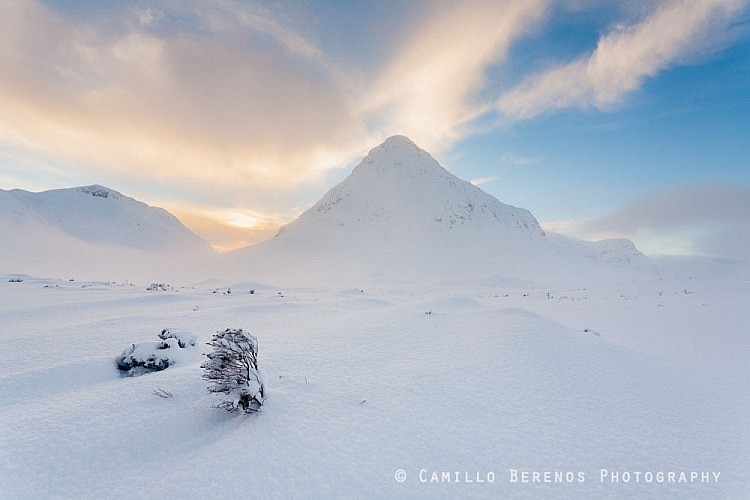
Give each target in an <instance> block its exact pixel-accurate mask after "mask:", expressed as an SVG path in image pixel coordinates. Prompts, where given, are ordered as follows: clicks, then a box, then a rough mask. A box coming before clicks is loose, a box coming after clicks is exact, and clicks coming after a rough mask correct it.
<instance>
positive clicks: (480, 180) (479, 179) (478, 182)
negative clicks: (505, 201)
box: [471, 175, 500, 186]
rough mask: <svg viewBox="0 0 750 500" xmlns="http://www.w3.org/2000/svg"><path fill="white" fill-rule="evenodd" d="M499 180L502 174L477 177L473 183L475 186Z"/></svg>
mask: <svg viewBox="0 0 750 500" xmlns="http://www.w3.org/2000/svg"><path fill="white" fill-rule="evenodd" d="M498 180H500V176H498V175H492V176H489V177H477V178H475V179H472V180H471V183H472V184H474V185H475V186H482V185H484V184H491V183H493V182H495V181H498Z"/></svg>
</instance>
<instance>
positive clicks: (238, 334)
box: [201, 328, 266, 413]
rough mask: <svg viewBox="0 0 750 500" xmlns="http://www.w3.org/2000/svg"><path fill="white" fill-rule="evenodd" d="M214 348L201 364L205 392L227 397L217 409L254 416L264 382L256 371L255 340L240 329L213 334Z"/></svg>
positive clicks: (212, 345) (263, 395)
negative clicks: (252, 414)
mask: <svg viewBox="0 0 750 500" xmlns="http://www.w3.org/2000/svg"><path fill="white" fill-rule="evenodd" d="M208 345H210V346H211V347H212V348H213V351H211V352H210V353H209V354H206V357H207V358H208V360H206V361H205V362H204V363H203V364H202V365H201V368H203V370H204V373H203V379H204V380H207V381H208V382H209V385H208V391H209V392H212V393H219V394H224V395H225V396H226V397H227V398H226V399H224V401H221V402H220V403H218V404H217V405H216V406H217V407H218V408H223V409H225V410H227V411H238V410H242V411H243V412H244V413H255V412H257V411H258V410H259V409H260V407H261V406H262V405H263V401H264V399H265V392H266V388H265V383H264V381H263V375H262V374H261V372H260V370H259V369H258V339H256V338H255V336H253V335H252V334H251V333H250V332H245V331H243V330H242V329H241V328H240V329H239V330H233V329H230V328H227V329H226V330H224V331H219V332H216V333H215V334H214V336H213V338H212V339H211V342H209V343H208Z"/></svg>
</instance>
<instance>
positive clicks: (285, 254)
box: [226, 136, 552, 283]
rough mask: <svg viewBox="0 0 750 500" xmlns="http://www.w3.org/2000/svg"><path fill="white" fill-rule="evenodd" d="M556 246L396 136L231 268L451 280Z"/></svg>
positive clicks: (239, 254) (291, 276) (299, 275)
mask: <svg viewBox="0 0 750 500" xmlns="http://www.w3.org/2000/svg"><path fill="white" fill-rule="evenodd" d="M551 246H552V244H551V243H550V242H549V241H548V239H547V237H546V235H545V233H544V231H543V230H542V228H541V227H540V225H539V223H538V222H537V220H536V219H535V218H534V216H533V215H531V213H529V212H528V211H527V210H524V209H522V208H518V207H514V206H511V205H507V204H505V203H502V202H500V201H498V200H497V199H496V198H494V197H492V196H490V195H489V194H487V193H485V192H484V191H482V190H481V189H479V188H478V187H476V186H474V185H472V184H470V183H468V182H466V181H464V180H461V179H459V178H458V177H456V176H455V175H453V174H451V173H450V172H448V171H447V170H446V169H445V168H443V167H442V166H441V165H440V164H439V163H438V162H437V161H436V160H435V159H434V158H433V157H432V156H431V155H430V154H429V153H427V152H426V151H424V150H422V149H420V148H419V147H418V146H416V145H415V144H414V143H413V142H412V141H411V140H409V139H408V138H406V137H404V136H394V137H391V138H389V139H388V140H386V141H385V142H384V143H382V144H381V145H379V146H377V147H375V148H373V149H372V150H370V152H369V154H368V155H367V156H366V157H365V158H364V159H363V160H362V161H361V162H360V163H359V164H358V165H357V166H356V167H355V168H354V169H353V170H352V172H351V174H350V175H349V176H348V177H347V178H346V179H344V180H343V181H342V182H340V183H339V184H338V185H336V186H335V187H333V188H332V189H331V190H330V191H328V192H327V193H326V194H325V195H324V196H323V197H322V198H321V200H320V201H318V202H317V203H316V204H315V205H313V206H312V207H311V208H310V209H308V210H307V211H305V212H304V213H303V214H302V215H300V216H299V217H298V218H297V219H296V220H294V221H293V222H291V223H289V224H287V225H286V226H284V227H282V228H281V229H280V230H279V232H278V234H277V235H276V236H275V237H274V238H272V239H271V240H268V241H266V242H263V243H260V244H258V245H254V246H252V247H247V248H244V249H240V250H237V251H235V252H233V253H232V254H230V255H228V256H227V257H226V258H227V263H226V268H228V269H244V270H245V271H244V273H243V274H244V275H245V277H248V278H252V279H258V280H268V281H273V282H290V281H297V282H301V281H307V282H310V283H313V282H320V281H325V280H330V279H336V280H338V281H346V280H347V279H361V278H367V277H369V278H375V279H383V280H388V279H392V278H396V279H408V280H421V279H425V278H428V279H434V278H446V279H447V278H456V277H465V276H469V275H472V276H474V275H484V276H486V275H487V273H489V274H497V273H499V272H501V271H504V270H507V269H509V268H516V267H518V266H519V265H520V263H521V261H524V262H529V263H530V264H529V266H532V265H533V264H531V262H534V263H537V262H538V261H539V259H534V256H535V255H539V254H540V252H545V251H547V250H549V249H550V248H551Z"/></svg>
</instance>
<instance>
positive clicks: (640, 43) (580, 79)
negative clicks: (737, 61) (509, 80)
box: [496, 0, 744, 120]
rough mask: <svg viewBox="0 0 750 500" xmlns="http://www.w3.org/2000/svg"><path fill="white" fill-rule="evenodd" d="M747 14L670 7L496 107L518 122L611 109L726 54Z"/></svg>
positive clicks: (732, 8)
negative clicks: (671, 72)
mask: <svg viewBox="0 0 750 500" xmlns="http://www.w3.org/2000/svg"><path fill="white" fill-rule="evenodd" d="M743 9H744V2H742V1H741V0H702V1H698V2H696V1H690V0H671V1H667V2H664V3H662V4H661V5H660V6H658V7H657V8H655V9H654V10H653V11H651V12H650V13H648V14H647V15H646V16H645V18H643V19H642V20H640V21H639V22H636V23H634V24H631V25H629V26H625V25H623V24H618V25H617V26H615V27H614V28H613V29H612V30H611V31H610V32H609V33H608V34H607V35H605V36H603V37H602V38H600V39H599V42H598V45H597V48H596V50H594V51H593V52H592V53H591V54H590V55H588V56H584V57H581V58H580V59H578V60H575V61H572V62H570V63H568V64H564V65H561V66H558V67H555V68H552V69H549V70H547V71H545V72H542V73H539V74H537V75H534V76H531V77H529V78H527V79H526V81H525V82H523V83H522V84H520V85H519V86H517V87H515V88H513V89H511V90H509V91H508V92H506V93H505V94H503V95H502V96H501V97H500V99H499V100H498V101H497V104H496V107H497V109H498V110H499V111H500V112H501V113H503V114H504V115H505V116H507V117H510V118H511V119H514V120H524V119H529V118H533V117H535V116H538V115H540V114H543V113H547V112H551V111H555V110H559V109H565V108H588V107H595V108H598V109H608V108H611V107H613V106H615V105H617V104H619V103H620V102H621V101H622V99H623V98H624V97H625V96H626V95H627V94H628V93H630V92H632V91H634V90H636V89H638V88H639V87H640V86H641V85H642V84H643V82H644V80H645V79H646V78H649V77H653V76H654V75H656V74H657V73H658V72H660V71H663V70H664V69H667V68H669V67H672V66H674V65H677V64H682V63H685V62H690V61H691V60H692V59H694V58H696V57H698V58H700V57H701V56H704V55H705V54H707V53H711V52H713V51H715V50H717V49H719V48H721V47H722V46H723V44H724V43H726V42H727V40H728V39H729V37H730V34H731V29H730V25H731V23H732V21H733V19H734V18H735V17H736V16H737V15H738V14H739V13H740V12H741V11H742V10H743Z"/></svg>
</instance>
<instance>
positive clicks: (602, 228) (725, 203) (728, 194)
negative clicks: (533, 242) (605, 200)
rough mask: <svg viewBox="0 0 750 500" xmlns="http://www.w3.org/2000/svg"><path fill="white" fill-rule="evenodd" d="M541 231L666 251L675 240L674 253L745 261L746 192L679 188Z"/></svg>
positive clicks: (748, 252)
mask: <svg viewBox="0 0 750 500" xmlns="http://www.w3.org/2000/svg"><path fill="white" fill-rule="evenodd" d="M547 227H549V228H555V229H552V230H553V231H554V230H557V231H559V232H562V233H565V234H571V235H574V236H579V237H584V238H588V239H602V238H611V237H626V238H631V239H634V240H636V241H643V242H645V243H646V244H648V242H650V241H653V242H656V243H659V244H664V242H667V241H669V242H670V244H671V245H675V244H676V243H675V241H676V240H680V241H682V248H681V249H679V250H678V251H680V253H698V254H704V255H711V256H718V257H726V258H734V259H741V260H750V187H748V186H743V185H734V184H698V185H690V186H682V187H679V188H672V189H668V190H665V191H661V192H658V193H654V194H652V195H649V196H646V197H644V198H642V199H639V200H636V201H634V202H632V203H630V204H628V205H626V206H624V207H622V208H621V209H620V210H618V211H616V212H615V213H613V214H610V215H608V216H605V217H601V218H598V219H595V220H591V221H587V222H583V223H572V222H568V223H557V224H554V223H552V224H548V226H547Z"/></svg>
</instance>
